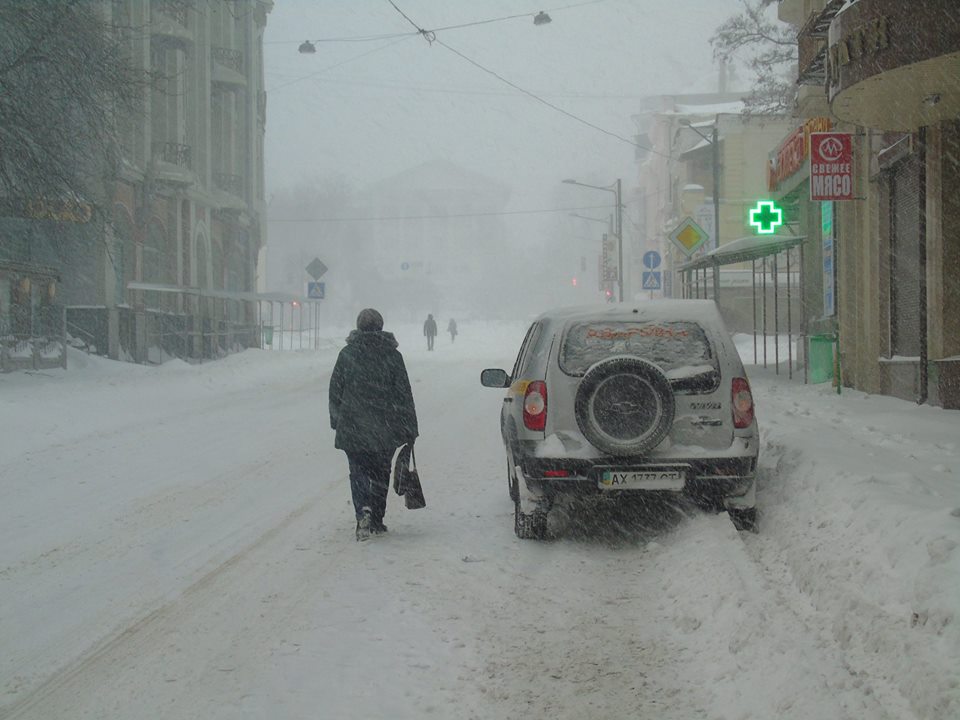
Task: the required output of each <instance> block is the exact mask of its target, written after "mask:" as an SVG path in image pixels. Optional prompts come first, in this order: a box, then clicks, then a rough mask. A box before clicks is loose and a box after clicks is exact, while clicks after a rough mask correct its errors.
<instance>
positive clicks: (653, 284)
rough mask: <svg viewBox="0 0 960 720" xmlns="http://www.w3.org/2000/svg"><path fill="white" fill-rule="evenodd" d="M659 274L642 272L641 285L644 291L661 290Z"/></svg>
mask: <svg viewBox="0 0 960 720" xmlns="http://www.w3.org/2000/svg"><path fill="white" fill-rule="evenodd" d="M660 280H661V272H660V271H659V270H644V271H643V282H642V283H641V284H642V285H643V289H644V290H659V289H660V288H661V282H660Z"/></svg>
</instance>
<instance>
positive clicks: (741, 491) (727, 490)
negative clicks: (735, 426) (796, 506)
mask: <svg viewBox="0 0 960 720" xmlns="http://www.w3.org/2000/svg"><path fill="white" fill-rule="evenodd" d="M651 466H655V467H657V468H663V467H672V468H681V469H683V470H684V471H685V473H686V482H685V485H684V489H683V493H684V494H685V495H688V496H690V497H692V498H695V499H699V498H703V499H704V500H705V501H707V502H720V501H722V500H723V499H724V498H731V497H740V496H744V495H747V494H748V493H751V492H752V491H753V487H754V478H755V475H756V468H757V457H756V456H755V455H750V456H746V457H734V458H729V457H728V458H716V459H697V460H689V459H684V460H671V459H669V458H659V457H658V458H656V459H652V458H649V457H643V458H630V457H624V458H610V457H606V458H598V459H591V460H580V459H577V460H572V459H565V458H556V459H554V458H530V457H528V458H523V459H522V460H521V461H520V470H521V472H522V474H523V479H524V480H525V481H526V484H527V487H529V488H530V489H531V490H533V491H534V492H538V493H543V494H546V495H571V494H572V495H600V494H604V495H610V494H615V493H623V494H638V493H644V492H651V491H645V490H607V489H601V488H600V486H599V479H600V473H601V469H610V468H611V467H622V468H624V469H625V470H626V469H630V470H640V469H643V468H644V467H651ZM563 472H566V473H567V475H566V476H562V477H557V476H556V474H557V473H563ZM652 492H661V491H652Z"/></svg>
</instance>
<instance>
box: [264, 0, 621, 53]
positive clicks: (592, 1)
mask: <svg viewBox="0 0 960 720" xmlns="http://www.w3.org/2000/svg"><path fill="white" fill-rule="evenodd" d="M602 2H607V0H587V2H579V3H574V4H572V5H562V6H560V7H552V8H544V9H543V11H542V12H548V13H551V12H557V11H560V10H569V9H570V8H576V7H582V6H584V5H596V4H598V3H602ZM390 4H391V5H393V7H394V8H395V9H396V10H397V12H399V13H400V14H401V15H403V17H404V18H406V19H407V21H408V22H409V23H410V24H411V25H413V26H414V27H415V28H417V31H416V32H407V33H381V34H379V35H353V36H347V37H326V38H317V39H315V40H314V39H312V38H309V41H310V42H312V43H348V42H371V41H374V40H390V39H393V38H397V37H409V36H411V35H421V34H423V33H438V32H441V31H446V30H462V29H463V28H469V27H476V26H477V25H490V24H491V23H498V22H504V21H506V20H517V19H520V18H530V17H533V16H534V15H536V13H533V12H525V13H518V14H516V15H504V16H502V17H495V18H487V19H486V20H474V21H471V22H465V23H460V24H458V25H446V26H444V27H436V28H421V27H420V26H418V25H417V24H416V23H414V22H413V21H412V20H410V18H409V17H407V15H406V14H404V12H403V11H402V10H400V8H398V7H397V6H396V5H394V4H393V3H390ZM300 42H302V41H301V40H266V41H264V43H263V44H264V45H296V44H297V43H300Z"/></svg>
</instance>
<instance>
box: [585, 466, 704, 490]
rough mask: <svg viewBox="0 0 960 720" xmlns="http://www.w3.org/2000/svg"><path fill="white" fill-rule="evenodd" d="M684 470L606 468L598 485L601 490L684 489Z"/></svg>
mask: <svg viewBox="0 0 960 720" xmlns="http://www.w3.org/2000/svg"><path fill="white" fill-rule="evenodd" d="M684 483H685V478H684V473H683V471H682V470H627V471H625V472H619V471H616V470H604V471H603V473H602V474H601V475H600V481H599V482H598V485H599V487H600V489H601V490H683V486H684Z"/></svg>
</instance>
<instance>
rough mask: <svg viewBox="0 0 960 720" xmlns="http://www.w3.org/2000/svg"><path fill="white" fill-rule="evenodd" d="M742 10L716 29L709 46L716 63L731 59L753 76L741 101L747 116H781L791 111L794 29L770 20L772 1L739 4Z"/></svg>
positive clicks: (793, 88)
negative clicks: (747, 92) (780, 113)
mask: <svg viewBox="0 0 960 720" xmlns="http://www.w3.org/2000/svg"><path fill="white" fill-rule="evenodd" d="M741 3H742V4H743V10H742V11H741V12H740V13H739V14H738V15H734V16H733V17H730V18H729V19H727V20H726V21H725V22H724V23H723V24H721V25H720V27H718V28H717V30H716V32H715V33H714V35H713V37H711V38H710V44H711V45H712V46H713V56H714V58H715V59H717V60H725V61H729V60H732V59H734V58H736V59H739V60H741V61H743V62H745V63H746V66H747V67H748V68H749V69H750V71H751V73H752V74H753V76H754V79H753V87H752V88H751V91H750V93H749V94H748V95H747V96H746V97H745V98H744V99H743V100H744V103H745V105H746V112H747V113H748V114H766V113H775V112H783V111H784V110H788V109H790V108H792V107H793V104H794V100H795V98H796V84H795V83H794V81H793V76H794V74H795V73H796V65H797V39H796V31H795V29H794V28H793V27H792V26H790V25H788V24H787V23H781V22H778V21H774V20H771V19H770V18H769V16H768V12H769V11H768V10H767V7H768V6H769V5H771V4H772V3H773V0H741Z"/></svg>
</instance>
